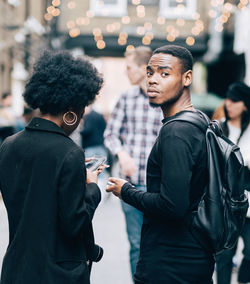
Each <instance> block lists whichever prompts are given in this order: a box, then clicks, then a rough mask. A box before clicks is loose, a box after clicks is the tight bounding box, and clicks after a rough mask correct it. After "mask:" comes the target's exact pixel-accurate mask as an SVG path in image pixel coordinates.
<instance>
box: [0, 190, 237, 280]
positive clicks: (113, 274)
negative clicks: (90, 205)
mask: <svg viewBox="0 0 250 284" xmlns="http://www.w3.org/2000/svg"><path fill="white" fill-rule="evenodd" d="M93 224H94V232H95V236H96V243H97V244H99V245H101V246H102V247H103V248H104V256H103V259H102V260H101V261H100V262H99V263H94V264H93V267H92V273H91V284H132V283H133V282H132V278H131V275H130V268H129V244H128V240H127V235H126V229H125V219H124V215H123V212H122V209H121V205H120V200H119V199H118V198H116V197H114V196H113V195H111V194H110V195H108V194H106V193H104V197H103V200H102V202H101V204H100V206H99V207H98V209H97V211H96V214H95V216H94V220H93ZM7 243H8V223H7V215H6V211H5V208H4V205H3V202H2V200H1V201H0V268H1V264H2V258H3V256H4V253H5V250H6V247H7ZM239 247H240V249H241V248H242V242H241V243H240V245H239ZM238 255H240V253H238ZM236 276H237V275H236V273H233V276H232V283H231V284H237V281H236ZM214 284H216V281H214Z"/></svg>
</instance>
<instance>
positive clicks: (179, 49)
mask: <svg viewBox="0 0 250 284" xmlns="http://www.w3.org/2000/svg"><path fill="white" fill-rule="evenodd" d="M157 53H165V54H170V55H172V56H174V57H177V58H179V59H180V61H181V64H182V67H183V68H182V71H183V72H186V71H188V70H192V69H193V56H192V54H191V52H190V51H189V50H188V49H187V48H185V47H183V46H179V45H164V46H162V47H159V48H157V49H155V50H154V52H153V55H154V54H157Z"/></svg>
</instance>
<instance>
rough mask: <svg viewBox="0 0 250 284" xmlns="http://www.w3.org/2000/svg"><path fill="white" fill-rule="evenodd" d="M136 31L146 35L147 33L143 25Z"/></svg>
mask: <svg viewBox="0 0 250 284" xmlns="http://www.w3.org/2000/svg"><path fill="white" fill-rule="evenodd" d="M136 32H137V33H138V35H144V34H145V28H144V27H142V26H139V27H137V29H136Z"/></svg>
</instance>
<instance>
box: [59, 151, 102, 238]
mask: <svg viewBox="0 0 250 284" xmlns="http://www.w3.org/2000/svg"><path fill="white" fill-rule="evenodd" d="M100 200H101V193H100V189H99V187H98V186H97V184H95V183H90V184H88V185H87V186H86V168H85V158H84V153H83V152H82V151H81V150H80V149H77V150H73V151H71V152H70V153H68V154H67V156H66V158H65V159H64V161H63V166H62V169H61V172H60V178H59V187H58V208H59V220H60V225H61V229H62V230H63V232H64V233H65V234H66V235H68V236H71V237H75V236H77V235H79V234H81V235H82V234H83V233H84V231H85V230H86V229H87V228H88V226H89V225H90V223H91V221H92V218H93V216H94V212H95V210H96V208H97V206H98V204H99V202H100Z"/></svg>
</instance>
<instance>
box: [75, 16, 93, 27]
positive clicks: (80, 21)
mask: <svg viewBox="0 0 250 284" xmlns="http://www.w3.org/2000/svg"><path fill="white" fill-rule="evenodd" d="M89 22H90V20H89V18H86V17H85V18H84V17H80V18H77V19H76V23H77V25H79V26H83V25H85V26H87V25H88V24H89Z"/></svg>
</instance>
